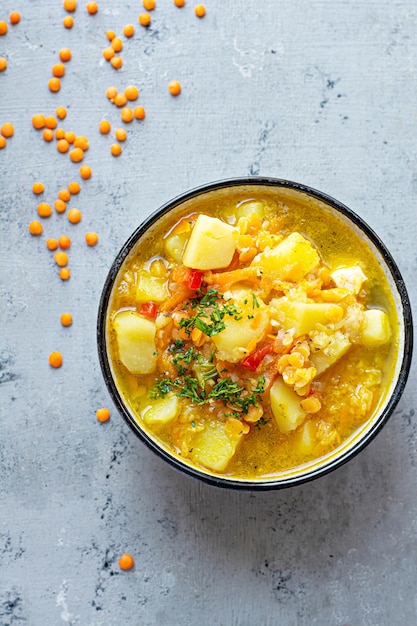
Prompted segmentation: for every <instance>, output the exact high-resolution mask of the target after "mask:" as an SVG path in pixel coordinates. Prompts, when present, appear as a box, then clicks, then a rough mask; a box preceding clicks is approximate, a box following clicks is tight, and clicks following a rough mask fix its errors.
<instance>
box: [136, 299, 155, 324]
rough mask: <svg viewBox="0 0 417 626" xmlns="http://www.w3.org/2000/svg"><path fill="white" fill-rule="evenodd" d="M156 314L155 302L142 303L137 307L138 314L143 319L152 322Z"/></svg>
mask: <svg viewBox="0 0 417 626" xmlns="http://www.w3.org/2000/svg"><path fill="white" fill-rule="evenodd" d="M157 312H158V307H157V306H156V304H155V302H142V304H141V305H140V307H139V313H140V314H141V315H143V317H147V318H149V319H150V320H154V319H155V317H156V314H157Z"/></svg>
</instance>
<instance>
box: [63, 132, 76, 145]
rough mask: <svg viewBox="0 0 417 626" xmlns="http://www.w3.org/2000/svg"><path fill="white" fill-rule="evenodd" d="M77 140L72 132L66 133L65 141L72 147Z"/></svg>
mask: <svg viewBox="0 0 417 626" xmlns="http://www.w3.org/2000/svg"><path fill="white" fill-rule="evenodd" d="M75 138H76V135H75V133H74V132H73V131H72V130H66V131H65V135H64V139H65V140H66V141H68V143H69V144H71V145H72V144H73V143H74V141H75Z"/></svg>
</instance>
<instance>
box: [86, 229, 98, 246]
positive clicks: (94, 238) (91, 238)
mask: <svg viewBox="0 0 417 626" xmlns="http://www.w3.org/2000/svg"><path fill="white" fill-rule="evenodd" d="M85 242H86V244H87V246H95V245H96V244H97V243H98V235H97V233H92V232H91V233H85Z"/></svg>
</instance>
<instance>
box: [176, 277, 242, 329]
mask: <svg viewBox="0 0 417 626" xmlns="http://www.w3.org/2000/svg"><path fill="white" fill-rule="evenodd" d="M196 294H197V296H198V297H196V298H191V299H190V300H187V302H186V303H185V304H184V306H183V310H184V311H185V310H187V309H189V308H191V310H192V311H193V315H190V316H189V317H183V318H182V319H181V320H180V323H179V328H180V329H182V328H183V329H184V330H185V332H186V334H187V335H188V336H190V335H191V333H192V331H193V329H194V328H197V329H198V330H200V331H201V332H202V333H204V334H205V335H207V337H213V336H214V335H218V334H219V333H221V331H222V330H224V329H225V328H226V324H225V323H224V321H223V320H224V317H225V316H226V315H229V316H230V317H233V318H234V319H235V320H240V319H242V317H241V311H240V310H239V309H238V307H237V306H236V305H235V304H232V303H229V302H228V301H227V300H225V299H224V298H223V296H222V294H221V293H220V292H219V291H217V289H212V288H210V289H208V290H207V291H203V290H202V289H197V292H196ZM194 311H195V312H194Z"/></svg>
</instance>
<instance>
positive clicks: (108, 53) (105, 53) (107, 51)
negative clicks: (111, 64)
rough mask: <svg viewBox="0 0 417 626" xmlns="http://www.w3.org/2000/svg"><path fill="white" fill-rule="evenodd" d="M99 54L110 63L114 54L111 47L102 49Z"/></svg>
mask: <svg viewBox="0 0 417 626" xmlns="http://www.w3.org/2000/svg"><path fill="white" fill-rule="evenodd" d="M101 54H102V55H103V57H104V58H105V59H106V61H110V60H111V59H112V58H113V57H114V55H115V54H116V53H115V51H114V50H113V48H112V47H111V46H107V48H104V50H103V52H102V53H101Z"/></svg>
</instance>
